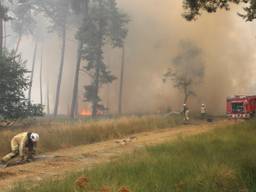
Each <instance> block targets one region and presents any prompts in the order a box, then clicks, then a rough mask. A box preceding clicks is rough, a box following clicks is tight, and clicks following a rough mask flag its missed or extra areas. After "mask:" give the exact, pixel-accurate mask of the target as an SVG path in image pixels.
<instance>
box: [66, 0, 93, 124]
mask: <svg viewBox="0 0 256 192" xmlns="http://www.w3.org/2000/svg"><path fill="white" fill-rule="evenodd" d="M88 4H89V0H85V1H84V4H83V7H84V19H86V17H87V16H88ZM82 48H83V42H82V41H79V44H78V49H77V61H76V72H75V80H74V86H73V96H72V103H71V115H70V116H71V118H73V119H74V118H75V116H76V115H77V111H78V87H79V76H80V66H81V58H82V52H81V51H82Z"/></svg>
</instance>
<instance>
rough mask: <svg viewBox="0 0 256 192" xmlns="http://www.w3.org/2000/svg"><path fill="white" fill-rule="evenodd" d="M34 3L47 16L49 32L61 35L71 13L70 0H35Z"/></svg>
mask: <svg viewBox="0 0 256 192" xmlns="http://www.w3.org/2000/svg"><path fill="white" fill-rule="evenodd" d="M36 5H37V6H38V10H39V11H40V12H42V13H43V14H44V15H45V16H46V17H47V18H49V21H50V26H49V28H48V29H49V32H57V33H58V34H59V35H60V36H62V35H63V29H64V28H66V24H67V21H68V18H69V16H70V14H71V9H70V8H71V7H70V0H44V1H41V0H36Z"/></svg>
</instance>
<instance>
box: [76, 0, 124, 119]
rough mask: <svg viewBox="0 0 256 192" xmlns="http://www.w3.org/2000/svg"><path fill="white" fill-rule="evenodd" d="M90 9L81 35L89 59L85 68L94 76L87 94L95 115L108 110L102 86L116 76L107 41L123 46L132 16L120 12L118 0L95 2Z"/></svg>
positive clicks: (84, 54) (83, 50)
mask: <svg viewBox="0 0 256 192" xmlns="http://www.w3.org/2000/svg"><path fill="white" fill-rule="evenodd" d="M88 9H89V10H88V14H87V15H86V17H85V18H84V22H83V25H82V27H81V28H80V30H79V32H78V34H77V38H78V39H79V40H80V41H81V42H83V48H82V58H83V59H85V60H87V64H86V66H84V69H85V70H86V71H87V73H88V74H89V76H90V77H91V79H92V81H91V84H90V85H88V86H85V95H84V97H85V101H87V102H90V103H92V108H93V115H96V113H97V111H99V110H100V108H101V109H104V106H103V105H102V104H100V101H101V99H100V98H99V96H98V92H99V89H100V87H101V86H102V85H104V84H107V83H111V82H112V81H113V80H115V79H116V78H115V77H114V76H113V75H112V74H111V71H110V70H108V68H107V67H106V64H105V63H104V51H103V47H104V46H105V45H106V44H107V43H111V45H112V46H113V47H121V46H123V41H124V39H125V37H126V35H127V29H126V24H127V23H128V18H127V16H126V15H125V14H122V13H120V11H119V10H118V8H117V4H116V1H115V0H95V1H91V3H90V4H89V7H88Z"/></svg>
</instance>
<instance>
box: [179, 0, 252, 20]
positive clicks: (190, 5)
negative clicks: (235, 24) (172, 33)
mask: <svg viewBox="0 0 256 192" xmlns="http://www.w3.org/2000/svg"><path fill="white" fill-rule="evenodd" d="M232 3H234V4H239V5H241V6H243V9H244V13H238V15H239V16H241V17H242V18H244V19H245V20H246V21H253V20H254V19H256V1H255V0H214V1H212V0H183V7H184V9H185V12H184V14H183V16H184V17H185V18H186V19H187V20H189V21H191V20H193V19H196V18H197V17H198V16H200V15H201V13H202V11H206V12H208V13H215V12H216V11H217V10H218V9H225V10H230V5H231V4H232Z"/></svg>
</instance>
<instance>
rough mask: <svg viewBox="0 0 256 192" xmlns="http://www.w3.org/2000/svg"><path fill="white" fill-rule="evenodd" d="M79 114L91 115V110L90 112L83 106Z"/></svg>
mask: <svg viewBox="0 0 256 192" xmlns="http://www.w3.org/2000/svg"><path fill="white" fill-rule="evenodd" d="M80 115H81V116H91V115H92V112H91V111H90V110H89V109H87V108H84V109H82V110H81V111H80Z"/></svg>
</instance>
